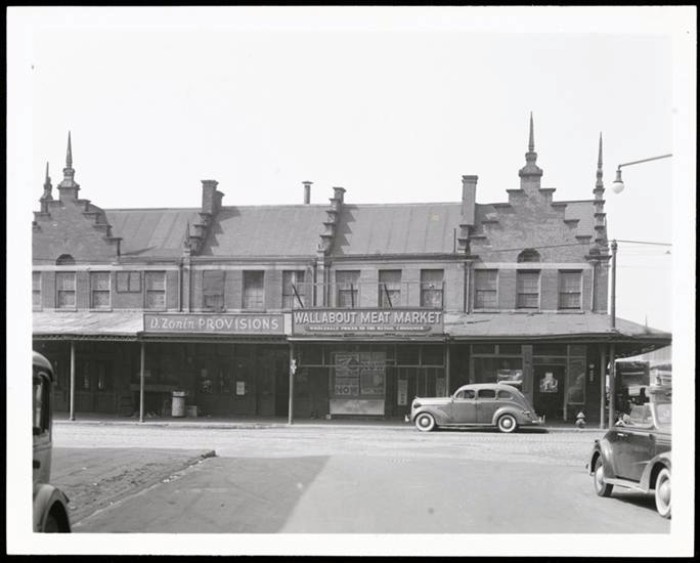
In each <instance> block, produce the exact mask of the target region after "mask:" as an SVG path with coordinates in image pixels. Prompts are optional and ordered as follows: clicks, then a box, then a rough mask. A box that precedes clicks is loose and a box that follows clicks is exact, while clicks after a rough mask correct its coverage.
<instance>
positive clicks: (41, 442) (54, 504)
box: [32, 352, 71, 532]
mask: <svg viewBox="0 0 700 563" xmlns="http://www.w3.org/2000/svg"><path fill="white" fill-rule="evenodd" d="M53 382H54V373H53V369H52V368H51V364H50V363H49V361H48V360H47V359H46V358H45V357H44V356H42V355H41V354H39V353H38V352H34V354H33V358H32V383H33V385H32V409H33V412H32V434H33V435H34V452H33V455H32V472H33V481H34V531H35V532H70V531H71V527H70V518H69V516H68V497H67V496H66V495H65V494H64V493H63V492H62V491H61V490H60V489H58V488H57V487H55V486H53V485H52V484H51V483H50V481H51V451H52V448H53V442H52V432H51V430H52V428H51V422H52V420H51V417H52V413H51V395H52V388H53Z"/></svg>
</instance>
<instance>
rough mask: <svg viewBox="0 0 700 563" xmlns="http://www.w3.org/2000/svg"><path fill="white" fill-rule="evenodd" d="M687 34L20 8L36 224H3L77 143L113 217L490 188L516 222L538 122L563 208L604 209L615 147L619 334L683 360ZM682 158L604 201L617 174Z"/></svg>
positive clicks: (522, 13) (632, 21)
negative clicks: (645, 335) (514, 199)
mask: <svg viewBox="0 0 700 563" xmlns="http://www.w3.org/2000/svg"><path fill="white" fill-rule="evenodd" d="M694 16H696V13H695V12H694V9H693V8H689V7H685V8H674V7H657V8H650V7H630V8H624V7H609V8H605V7H596V8H556V7H551V8H532V7H524V8H517V9H516V8H466V7H453V8H392V7H385V8H318V9H314V8H287V9H283V8H208V9H192V8H167V7H163V8H33V9H18V8H15V9H12V10H11V11H10V12H9V16H8V26H9V27H8V29H9V34H8V45H9V47H8V76H9V77H10V78H11V80H10V82H9V84H10V87H9V90H8V106H9V108H10V109H11V110H14V111H10V114H9V122H8V124H9V128H8V140H9V141H10V142H9V143H8V145H9V148H8V163H9V170H8V175H9V176H8V179H9V180H8V184H9V185H10V186H12V190H11V191H10V192H9V193H8V197H9V200H10V202H17V204H18V205H19V206H20V208H21V209H22V212H21V213H15V211H14V210H15V209H17V206H14V205H13V206H10V205H8V210H9V209H12V213H11V214H10V215H9V216H8V217H9V218H10V219H11V220H16V221H19V224H20V225H21V226H22V227H21V228H25V229H26V226H28V225H29V224H30V222H31V218H32V211H35V210H38V208H39V204H38V199H39V197H40V196H41V194H42V186H43V182H44V172H45V166H46V163H47V162H48V163H49V167H50V176H51V178H52V180H53V184H54V186H56V185H57V184H58V183H59V182H60V180H61V178H62V168H63V167H64V165H65V151H66V139H67V135H68V131H70V132H71V136H72V147H73V167H74V168H75V170H76V175H75V179H76V181H77V182H78V183H79V184H80V185H81V188H82V189H81V194H80V195H81V197H84V198H87V199H89V200H91V201H92V203H94V204H95V205H98V206H99V207H102V208H104V209H114V208H138V207H148V208H154V207H155V208H157V207H191V208H197V207H199V205H200V203H201V180H202V179H215V180H217V181H218V182H219V189H220V191H222V192H223V193H224V194H225V195H224V199H223V203H224V205H270V204H288V203H301V202H302V197H303V188H302V181H304V180H309V181H312V182H313V187H312V196H311V202H312V203H327V202H328V199H329V198H330V197H331V195H332V187H334V186H342V187H344V188H346V190H347V192H346V194H345V198H346V201H347V202H349V203H383V202H428V201H430V202H441V201H458V200H459V198H460V196H461V176H462V175H463V174H476V175H478V176H479V181H478V186H477V203H494V202H502V201H507V193H506V190H507V189H511V188H517V187H518V186H519V178H518V170H519V169H520V168H521V167H522V166H524V164H525V156H524V154H525V152H526V151H527V140H528V124H529V119H530V113H531V112H532V114H533V116H534V129H535V148H536V151H537V153H538V155H539V156H538V162H537V163H538V165H539V166H540V167H541V168H542V169H543V170H544V176H543V178H542V185H543V187H554V188H556V192H555V195H554V197H555V200H559V201H566V200H581V199H592V198H593V193H592V190H593V188H594V186H595V172H596V161H597V156H598V140H599V136H600V135H601V134H602V137H603V161H604V182H605V185H606V188H608V189H607V191H606V193H605V199H606V203H605V212H606V213H607V221H608V237H609V239H617V240H619V241H620V242H619V250H618V269H617V299H616V306H617V315H618V316H619V317H622V318H624V319H628V320H631V321H634V322H637V323H640V324H648V325H649V326H650V327H653V328H657V329H660V330H664V331H669V332H671V331H673V332H674V346H675V345H676V337H678V336H679V335H680V332H681V331H685V332H687V330H688V327H692V325H691V324H690V323H691V321H692V319H691V318H690V317H689V316H688V310H689V307H690V309H692V310H694V277H693V275H692V272H693V268H694V255H695V232H694V224H695V176H694V174H695V172H694V170H695V160H694V159H695V129H694V127H695V126H694V124H695V117H696V115H695V95H696V93H695V78H696V61H695V54H694V47H695V42H696V29H695V21H696V20H695V17H694ZM668 153H673V157H672V158H668V159H662V160H658V161H653V162H647V163H642V164H639V165H633V166H629V167H625V168H623V169H622V170H623V177H624V180H625V183H626V186H627V187H626V189H625V190H624V191H623V192H622V193H621V194H618V195H615V194H613V193H612V191H611V190H610V189H609V188H610V185H611V183H612V181H613V180H614V177H615V170H616V168H617V165H619V164H621V163H627V162H631V161H636V160H641V159H645V158H649V157H653V156H658V155H664V154H668ZM26 234H27V235H29V233H28V229H26ZM27 238H29V237H27ZM25 243H26V247H21V246H20V248H27V249H28V242H27V241H25ZM640 243H654V244H640ZM17 252H19V253H20V254H18V257H19V259H21V260H28V259H30V256H29V254H21V252H22V251H21V250H18V251H17ZM28 252H29V251H28ZM689 257H691V258H689ZM26 279H27V280H28V279H29V278H28V275H27V278H26ZM674 296H675V299H674V298H673V297H674ZM691 305H692V307H691ZM27 310H29V309H27ZM692 330H694V329H692Z"/></svg>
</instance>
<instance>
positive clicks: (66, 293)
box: [56, 272, 76, 309]
mask: <svg viewBox="0 0 700 563" xmlns="http://www.w3.org/2000/svg"><path fill="white" fill-rule="evenodd" d="M75 304H76V303H75V272H57V273H56V307H57V308H59V309H74V308H75Z"/></svg>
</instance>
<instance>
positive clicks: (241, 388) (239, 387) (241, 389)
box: [236, 381, 245, 395]
mask: <svg viewBox="0 0 700 563" xmlns="http://www.w3.org/2000/svg"><path fill="white" fill-rule="evenodd" d="M236 395H245V381H236Z"/></svg>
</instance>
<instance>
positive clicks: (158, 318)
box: [143, 313, 284, 334]
mask: <svg viewBox="0 0 700 563" xmlns="http://www.w3.org/2000/svg"><path fill="white" fill-rule="evenodd" d="M143 329H144V332H147V333H149V332H151V333H152V332H157V333H169V334H173V333H177V334H284V315H281V314H278V315H267V314H259V315H256V314H240V315H235V314H231V315H217V314H191V313H170V314H165V313H163V314H158V313H145V314H144V315H143Z"/></svg>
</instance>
